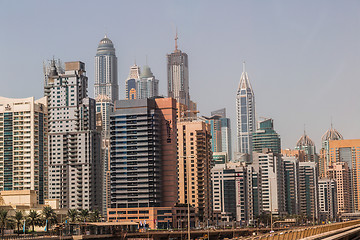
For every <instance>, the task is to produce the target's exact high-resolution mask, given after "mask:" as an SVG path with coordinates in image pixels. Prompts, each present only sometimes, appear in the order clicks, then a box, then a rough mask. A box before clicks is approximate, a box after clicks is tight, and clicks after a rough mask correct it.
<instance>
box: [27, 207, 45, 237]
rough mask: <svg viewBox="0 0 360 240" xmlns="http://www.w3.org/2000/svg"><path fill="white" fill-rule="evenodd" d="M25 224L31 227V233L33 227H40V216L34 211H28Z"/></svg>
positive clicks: (33, 229)
mask: <svg viewBox="0 0 360 240" xmlns="http://www.w3.org/2000/svg"><path fill="white" fill-rule="evenodd" d="M27 222H28V223H29V224H30V226H32V231H33V232H34V231H35V226H41V225H42V224H41V218H40V214H39V213H37V212H36V211H35V210H30V212H29V215H28V216H27Z"/></svg>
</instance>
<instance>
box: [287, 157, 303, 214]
mask: <svg viewBox="0 0 360 240" xmlns="http://www.w3.org/2000/svg"><path fill="white" fill-rule="evenodd" d="M283 160H284V183H285V206H286V208H285V210H286V212H287V213H288V214H289V215H294V214H299V212H300V209H299V198H300V196H299V160H298V158H296V157H283Z"/></svg>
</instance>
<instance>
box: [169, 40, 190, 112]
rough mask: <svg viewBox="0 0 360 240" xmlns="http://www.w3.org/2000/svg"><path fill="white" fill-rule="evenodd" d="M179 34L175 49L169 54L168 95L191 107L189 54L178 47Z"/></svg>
mask: <svg viewBox="0 0 360 240" xmlns="http://www.w3.org/2000/svg"><path fill="white" fill-rule="evenodd" d="M177 39H178V37H177V34H176V37H175V51H174V52H173V53H170V54H168V55H167V76H168V97H172V98H175V99H176V101H178V102H179V103H181V104H185V105H186V106H188V107H190V94H189V70H188V55H187V54H186V53H184V52H182V51H181V50H179V49H178V45H177Z"/></svg>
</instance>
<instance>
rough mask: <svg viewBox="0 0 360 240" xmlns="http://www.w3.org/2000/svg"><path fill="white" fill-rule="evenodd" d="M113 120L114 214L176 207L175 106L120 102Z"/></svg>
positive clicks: (143, 101) (148, 101) (155, 101)
mask: <svg viewBox="0 0 360 240" xmlns="http://www.w3.org/2000/svg"><path fill="white" fill-rule="evenodd" d="M115 105H116V108H115V111H114V112H113V113H112V114H111V120H110V124H111V139H110V143H111V150H110V154H111V163H110V166H111V169H110V172H111V208H110V209H108V212H112V211H117V209H124V208H149V207H150V208H151V207H173V206H175V204H176V203H177V184H176V183H177V164H176V132H177V129H176V102H175V100H174V99H172V98H159V99H136V100H122V101H118V102H116V104H115Z"/></svg>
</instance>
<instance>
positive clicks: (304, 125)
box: [304, 123, 306, 136]
mask: <svg viewBox="0 0 360 240" xmlns="http://www.w3.org/2000/svg"><path fill="white" fill-rule="evenodd" d="M304 136H306V125H305V123H304Z"/></svg>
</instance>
